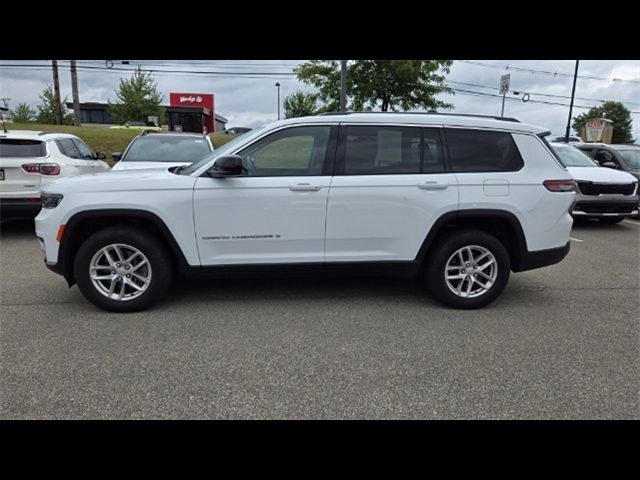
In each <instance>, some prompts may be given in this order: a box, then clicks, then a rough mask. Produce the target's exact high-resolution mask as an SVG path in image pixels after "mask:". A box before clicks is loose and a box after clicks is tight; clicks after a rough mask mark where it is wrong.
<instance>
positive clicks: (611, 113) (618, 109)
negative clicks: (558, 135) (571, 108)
mask: <svg viewBox="0 0 640 480" xmlns="http://www.w3.org/2000/svg"><path fill="white" fill-rule="evenodd" d="M590 118H606V119H608V120H611V121H612V122H613V137H612V139H611V142H612V143H633V142H634V141H635V140H634V138H633V136H632V135H631V112H630V111H629V109H628V108H627V107H625V106H624V105H623V104H622V103H621V102H604V103H603V104H602V105H599V106H597V107H592V108H590V109H589V111H587V112H585V113H583V114H582V115H578V116H577V117H573V124H572V125H571V126H572V127H573V129H574V130H575V131H576V132H578V134H580V130H581V129H582V127H583V126H584V124H585V123H586V122H587V120H589V119H590Z"/></svg>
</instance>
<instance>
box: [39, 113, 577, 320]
mask: <svg viewBox="0 0 640 480" xmlns="http://www.w3.org/2000/svg"><path fill="white" fill-rule="evenodd" d="M546 134H548V132H547V131H545V130H544V129H542V128H539V127H535V126H530V125H524V124H522V123H519V122H518V121H517V120H513V119H494V118H480V117H478V116H464V115H446V114H410V113H407V114H404V113H397V114H391V113H347V114H330V115H324V116H316V117H306V118H296V119H290V120H284V121H281V122H277V123H273V124H271V125H268V126H266V127H263V128H261V129H257V130H252V131H251V132H248V133H246V134H244V135H242V136H240V137H237V138H235V139H234V140H233V141H231V142H230V143H228V144H226V145H224V146H222V147H221V148H219V149H218V150H216V151H214V152H213V153H212V154H211V155H209V156H207V157H205V158H204V159H202V160H200V161H197V162H195V163H193V164H191V165H190V166H188V167H172V168H159V169H153V170H140V171H133V170H132V171H122V172H110V173H108V174H104V175H96V176H92V177H91V178H90V179H89V178H82V177H80V178H68V179H63V180H60V181H57V182H53V183H50V184H48V185H46V186H45V187H44V188H43V189H42V198H43V207H44V208H43V209H42V211H41V212H40V214H39V215H38V217H37V218H36V233H37V236H38V238H39V239H40V242H41V245H42V248H43V250H44V252H45V261H46V264H47V266H48V267H49V268H50V269H51V270H53V271H55V272H57V273H59V274H61V275H64V277H65V278H66V280H67V282H68V283H69V285H73V284H74V283H77V284H78V286H79V288H80V290H81V291H82V293H83V294H84V295H85V297H86V298H87V299H89V300H90V301H91V302H93V303H94V304H96V305H98V306H99V307H102V308H104V309H107V310H112V311H120V312H128V311H135V310H141V309H143V308H146V307H148V306H149V305H151V304H153V303H154V302H157V301H159V300H160V299H162V298H163V297H164V295H165V293H166V291H167V289H168V287H169V285H170V282H171V279H172V277H173V275H174V271H176V270H177V271H178V272H180V273H181V274H182V275H184V276H186V277H187V278H202V277H212V276H213V277H223V278H224V277H231V276H238V275H248V276H255V275H281V274H286V275H298V274H305V275H308V274H321V273H322V274H325V273H331V274H336V273H344V272H348V273H356V274H358V275H368V274H374V273H375V274H380V273H382V274H387V275H399V276H416V277H418V278H421V279H422V281H423V282H424V283H425V285H427V286H428V287H429V288H430V290H431V292H432V294H433V295H434V296H435V297H436V298H437V299H438V300H440V301H442V302H443V303H445V304H447V305H450V306H453V307H458V308H478V307H481V306H484V305H486V304H488V303H490V302H491V301H493V300H494V299H495V298H496V297H497V296H498V295H499V294H500V292H501V291H502V290H503V289H504V287H505V285H506V283H507V279H508V277H509V274H510V272H511V271H514V272H519V271H523V270H528V269H532V268H537V267H542V266H545V265H550V264H553V263H557V262H559V261H560V260H562V259H563V258H564V257H565V256H566V255H567V253H568V251H569V232H570V230H571V225H572V218H571V215H570V214H569V210H570V207H571V205H572V203H573V201H574V196H575V184H574V181H573V180H572V178H571V175H570V174H569V172H568V171H567V170H566V168H564V167H563V166H562V164H561V163H560V162H559V161H558V159H557V157H556V156H555V154H554V153H553V152H552V151H551V149H550V147H549V145H548V144H547V143H546V141H545V140H544V139H543V136H544V135H546Z"/></svg>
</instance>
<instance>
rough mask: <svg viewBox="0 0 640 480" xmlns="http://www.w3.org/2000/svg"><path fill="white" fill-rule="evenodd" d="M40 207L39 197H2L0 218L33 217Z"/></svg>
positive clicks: (0, 200)
mask: <svg viewBox="0 0 640 480" xmlns="http://www.w3.org/2000/svg"><path fill="white" fill-rule="evenodd" d="M40 208H41V205H40V198H2V199H0V218H2V219H3V220H4V219H7V218H33V217H35V216H36V215H38V212H39V211H40Z"/></svg>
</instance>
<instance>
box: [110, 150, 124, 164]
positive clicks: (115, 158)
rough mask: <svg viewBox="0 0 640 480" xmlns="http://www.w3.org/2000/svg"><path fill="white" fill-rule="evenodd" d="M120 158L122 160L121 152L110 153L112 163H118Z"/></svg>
mask: <svg viewBox="0 0 640 480" xmlns="http://www.w3.org/2000/svg"><path fill="white" fill-rule="evenodd" d="M121 158H122V152H112V153H111V159H112V160H113V161H114V162H119V161H120V159H121Z"/></svg>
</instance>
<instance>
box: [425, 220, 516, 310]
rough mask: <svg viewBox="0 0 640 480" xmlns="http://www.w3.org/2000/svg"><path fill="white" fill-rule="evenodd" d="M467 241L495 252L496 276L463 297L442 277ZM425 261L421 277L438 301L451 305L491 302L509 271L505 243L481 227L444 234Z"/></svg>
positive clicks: (478, 304) (470, 305)
mask: <svg viewBox="0 0 640 480" xmlns="http://www.w3.org/2000/svg"><path fill="white" fill-rule="evenodd" d="M470 245H478V246H480V247H483V248H485V249H486V250H488V251H489V252H490V253H491V254H492V255H493V256H494V258H495V260H496V264H497V276H496V278H495V282H494V283H493V284H492V286H491V287H489V289H488V290H487V291H486V292H485V293H483V294H481V295H479V296H477V297H472V298H463V297H460V296H458V295H456V294H455V293H454V292H452V291H451V290H450V289H449V287H448V286H447V282H446V280H445V277H444V276H445V266H446V264H447V261H448V260H449V258H450V257H451V256H452V255H453V254H454V253H455V252H456V251H457V250H459V249H460V248H462V247H465V246H470ZM425 262H426V265H425V276H424V279H425V281H426V284H427V287H428V289H429V290H430V292H431V294H432V295H433V296H434V297H435V298H436V299H437V300H438V301H440V302H441V303H443V304H445V305H448V306H450V307H454V308H462V309H473V308H481V307H484V306H485V305H488V304H490V303H491V302H493V301H494V300H495V299H496V298H497V297H498V296H499V295H500V293H502V291H503V290H504V287H505V286H506V285H507V281H508V280H509V275H510V273H511V261H510V259H509V253H508V252H507V250H506V248H505V247H504V245H503V244H502V243H501V242H500V241H499V240H498V239H497V238H495V237H494V236H492V235H490V234H488V233H486V232H483V231H480V230H461V231H456V232H451V233H449V234H446V235H444V236H443V237H441V238H440V239H439V240H438V241H437V242H436V244H435V245H434V246H433V247H432V248H431V249H430V250H429V253H428V255H427V258H426V260H425ZM474 285H475V284H474Z"/></svg>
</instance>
